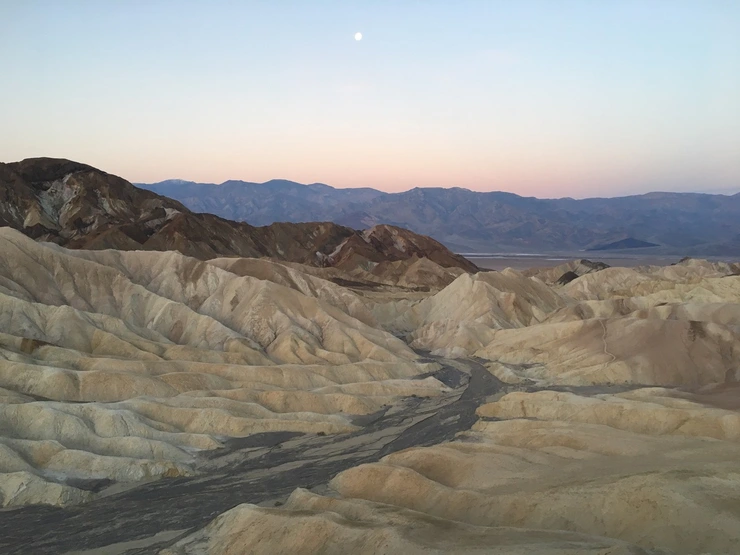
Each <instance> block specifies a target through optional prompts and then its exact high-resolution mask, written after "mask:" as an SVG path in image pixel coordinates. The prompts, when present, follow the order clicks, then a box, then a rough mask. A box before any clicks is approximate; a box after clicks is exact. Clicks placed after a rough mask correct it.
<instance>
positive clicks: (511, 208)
mask: <svg viewBox="0 0 740 555" xmlns="http://www.w3.org/2000/svg"><path fill="white" fill-rule="evenodd" d="M138 185H139V186H140V187H144V188H146V189H149V190H151V191H153V192H156V193H159V194H162V195H166V196H168V197H170V198H173V199H176V200H178V201H180V202H182V203H183V204H184V205H185V206H187V207H188V208H190V209H191V210H194V211H199V212H209V213H213V214H217V215H219V216H221V217H224V218H229V219H232V220H236V221H246V222H249V223H250V224H252V225H268V224H271V223H273V222H277V221H286V222H306V221H332V222H335V223H337V224H340V225H345V226H348V227H351V228H365V227H370V226H373V225H378V224H389V225H393V226H398V227H403V228H407V229H410V230H412V231H414V232H416V233H421V234H424V235H428V236H430V237H433V238H434V239H436V240H438V241H440V242H442V243H443V244H445V245H446V246H448V247H449V248H451V249H453V250H456V251H458V252H471V253H472V252H478V253H481V252H558V251H560V252H563V251H579V250H605V249H606V250H614V249H624V248H630V249H636V248H639V249H640V251H641V252H648V251H646V250H645V249H649V252H661V253H665V254H676V255H728V256H729V255H737V254H740V193H738V194H735V195H732V196H729V195H711V194H700V193H663V192H654V193H647V194H644V195H634V196H625V197H617V198H588V199H581V200H577V199H573V198H560V199H539V198H534V197H522V196H519V195H515V194H512V193H504V192H475V191H470V190H468V189H461V188H456V187H454V188H414V189H411V190H409V191H405V192H401V193H386V192H383V191H378V190H376V189H370V188H361V189H337V188H334V187H331V186H329V185H325V184H321V183H314V184H311V185H302V184H300V183H295V182H292V181H286V180H272V181H268V182H266V183H251V182H245V181H226V182H224V183H221V184H219V185H217V184H208V183H195V182H191V181H183V180H168V181H162V182H159V183H153V184H138Z"/></svg>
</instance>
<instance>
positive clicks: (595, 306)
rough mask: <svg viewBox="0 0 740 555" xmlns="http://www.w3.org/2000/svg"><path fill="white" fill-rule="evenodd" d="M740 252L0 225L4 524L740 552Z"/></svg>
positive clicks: (116, 534)
mask: <svg viewBox="0 0 740 555" xmlns="http://www.w3.org/2000/svg"><path fill="white" fill-rule="evenodd" d="M567 272H571V273H572V274H573V275H569V277H568V279H560V278H561V277H562V276H563V275H564V274H566V273H567ZM739 274H740V267H738V266H737V265H731V264H724V263H710V262H706V261H699V260H686V261H682V262H681V263H679V264H676V265H674V266H669V267H638V268H634V269H625V268H605V269H603V268H601V267H598V266H597V267H594V265H593V264H587V263H571V264H569V265H564V266H563V267H559V268H555V269H543V270H540V271H530V272H527V275H524V274H522V273H519V272H516V271H514V270H505V271H503V272H478V273H476V274H471V273H465V272H463V271H462V270H459V269H457V270H450V269H448V268H442V267H440V266H438V265H436V264H435V263H433V262H431V261H429V260H427V259H410V260H407V261H400V262H394V263H388V264H385V263H381V264H379V265H375V266H371V267H370V266H369V267H365V268H363V269H359V268H358V269H355V270H353V271H343V270H339V269H337V268H316V267H306V266H301V265H299V264H295V263H284V262H276V261H272V260H269V259H246V258H216V259H213V260H209V261H206V262H204V261H200V260H196V259H194V258H189V257H186V256H184V255H182V254H179V253H175V252H151V251H147V252H145V251H127V252H122V251H115V250H100V251H84V250H66V249H64V248H62V247H59V246H56V245H51V244H46V243H37V242H34V241H33V240H31V239H29V238H27V237H26V236H24V235H22V234H20V233H19V232H16V231H13V230H10V229H8V228H2V229H0V307H2V310H1V311H0V332H1V333H0V503H1V504H2V506H3V507H5V510H4V511H3V512H2V513H0V515H1V516H0V523H2V522H3V521H4V524H0V527H1V528H2V530H0V532H1V533H0V536H4V538H5V539H0V549H1V550H3V551H4V552H9V553H12V552H17V553H22V552H24V550H25V552H35V553H46V552H48V553H61V552H73V551H75V550H77V551H81V550H84V549H88V550H89V549H99V550H102V551H99V552H101V553H103V552H109V553H114V552H115V553H126V552H127V551H128V552H131V553H134V552H157V551H160V550H161V551H162V553H168V554H173V553H178V554H186V553H187V554H195V553H265V554H267V553H270V554H272V553H298V552H300V553H337V554H339V553H400V552H404V553H406V552H407V553H435V552H436V553H563V554H565V553H602V554H606V553H611V554H614V553H737V552H740V386H739V385H738V383H740V275H739ZM276 483H280V484H281V485H280V486H279V487H278V486H276V485H275V484H276ZM260 484H262V486H260ZM227 485H228V492H227ZM260 487H261V488H262V489H260ZM219 488H220V489H219ZM240 488H241V489H240ZM309 488H310V489H309ZM218 492H223V494H222V495H220V496H219V495H217V493H218ZM183 496H187V503H185V501H183V509H182V511H181V513H180V514H179V515H178V508H177V505H178V499H184V497H183ZM199 496H202V497H199ZM199 499H202V502H199ZM219 499H221V501H220V502H219ZM168 504H169V505H170V506H169V507H167V505H168ZM199 504H200V505H202V507H199V506H198V505H199ZM185 505H187V507H185ZM50 506H51V507H56V508H50ZM137 507H138V509H137ZM165 508H168V509H169V514H168V515H167V517H166V518H165V517H164V516H163V515H164V511H165ZM115 510H117V513H115V512H114V511H115ZM44 511H46V512H44ZM49 511H50V512H49ZM158 511H159V512H158ZM109 514H116V517H115V518H119V519H120V522H119V523H118V524H116V522H110V523H107V521H105V522H104V521H103V517H102V516H96V515H109ZM106 518H107V517H106ZM115 518H112V519H111V518H107V520H115ZM96 519H97V520H96ZM42 522H47V523H48V527H47V528H45V529H44V532H43V534H41V533H38V531H37V532H34V529H35V528H34V527H38V526H40V525H41V523H42ZM121 523H125V525H124V524H121ZM137 523H140V525H138V526H137ZM131 542H134V543H131ZM137 542H138V543H137ZM137 549H138V550H143V551H136V550H137ZM29 550H30V551H29Z"/></svg>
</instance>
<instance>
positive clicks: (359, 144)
mask: <svg viewBox="0 0 740 555" xmlns="http://www.w3.org/2000/svg"><path fill="white" fill-rule="evenodd" d="M0 22H1V23H2V27H1V28H2V32H1V33H0V68H2V71H3V80H2V86H0V161H4V162H11V161H16V160H20V159H23V158H29V157H35V156H51V157H61V158H69V159H72V160H76V161H79V162H84V163H87V164H90V165H93V166H95V167H98V168H100V169H102V170H105V171H107V172H109V173H113V174H116V175H120V176H122V177H124V178H126V179H128V180H129V181H132V182H155V181H160V180H164V179H169V178H180V179H186V180H193V181H202V182H214V183H219V182H222V181H225V180H227V179H243V180H247V181H258V182H262V181H267V180H269V179H273V178H282V179H291V180H294V181H298V182H302V183H313V182H322V183H327V184H330V185H333V186H335V187H361V186H366V187H374V188H377V189H382V190H386V191H402V190H407V189H411V188H413V187H465V188H468V189H472V190H479V191H492V190H500V191H510V192H513V193H517V194H521V195H528V196H538V197H563V196H571V197H575V198H582V197H590V196H618V195H624V194H632V193H641V192H647V191H655V190H660V191H699V192H728V193H729V192H736V191H740V2H739V1H737V0H693V1H682V0H639V1H631V0H581V1H568V0H543V1H534V0H517V1H514V0H505V1H499V0H481V1H472V0H471V1H466V0H456V1H454V2H453V1H447V0H440V1H414V0H393V1H390V0H389V1H383V0H372V1H369V0H368V1H352V0H342V1H331V0H299V1H288V0H273V1H267V0H265V1H259V2H256V1H255V2H252V1H246V0H245V1H232V2H226V1H208V2H206V1H201V2H188V1H182V0H180V1H174V0H172V1H165V0H145V1H144V0H121V1H117V2H114V1H99V0H87V1H82V0H80V1H73V0H48V1H40V0H23V1H21V0H0ZM357 32H361V33H362V35H363V37H362V40H360V41H357V40H355V38H354V35H355V33H357Z"/></svg>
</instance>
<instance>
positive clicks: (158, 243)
mask: <svg viewBox="0 0 740 555" xmlns="http://www.w3.org/2000/svg"><path fill="white" fill-rule="evenodd" d="M0 201H1V202H0V227H1V226H9V227H12V228H15V229H17V230H19V231H21V232H23V233H24V234H25V235H28V236H30V237H32V238H34V239H36V240H39V241H45V242H51V243H56V244H58V245H61V246H64V247H67V248H74V249H92V250H102V249H117V250H126V251H129V250H156V251H168V250H174V251H179V252H181V253H183V254H185V255H188V256H191V257H194V258H199V259H201V260H209V259H213V258H218V257H234V256H238V257H249V258H260V257H269V258H273V259H275V260H280V261H286V262H297V263H301V264H308V265H312V266H322V267H335V268H340V269H344V270H351V269H355V268H362V269H365V270H370V269H372V268H374V266H375V265H376V264H379V263H383V262H396V261H403V260H419V259H422V258H425V259H428V260H429V261H431V262H433V263H434V264H436V265H437V266H439V267H441V268H459V269H462V270H464V271H476V270H477V268H476V266H475V265H474V264H472V263H471V262H470V261H468V260H466V259H465V258H463V257H462V256H459V255H456V254H454V253H452V252H450V251H449V250H448V249H447V248H445V247H444V246H443V245H441V244H440V243H438V242H437V241H435V240H433V239H430V238H429V237H424V236H420V235H418V234H416V233H412V232H410V231H408V230H405V229H399V228H395V227H392V226H374V227H372V228H370V229H366V230H364V231H357V230H355V229H350V228H349V227H345V226H341V225H338V224H335V223H331V222H312V223H274V224H271V225H269V226H262V227H256V226H253V225H250V224H247V223H244V222H234V221H230V220H227V219H224V218H221V217H219V216H215V215H213V214H202V213H196V212H193V211H191V210H189V209H188V208H186V207H185V206H183V205H182V204H180V203H179V202H177V201H176V200H172V199H170V198H167V197H165V196H162V195H158V194H156V193H153V192H151V191H147V190H144V189H140V188H138V187H135V186H134V185H132V184H131V183H129V182H128V181H126V180H125V179H122V178H120V177H117V176H115V175H111V174H108V173H106V172H104V171H101V170H98V169H96V168H93V167H91V166H88V165H86V164H81V163H78V162H72V161H69V160H63V159H56V158H29V159H27V160H23V161H21V162H14V163H10V164H3V163H0Z"/></svg>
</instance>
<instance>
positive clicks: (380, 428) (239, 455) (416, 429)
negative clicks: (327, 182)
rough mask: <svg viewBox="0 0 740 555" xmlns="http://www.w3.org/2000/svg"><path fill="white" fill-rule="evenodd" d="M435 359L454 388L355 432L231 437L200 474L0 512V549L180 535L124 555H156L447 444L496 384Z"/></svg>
mask: <svg viewBox="0 0 740 555" xmlns="http://www.w3.org/2000/svg"><path fill="white" fill-rule="evenodd" d="M425 356H426V355H425ZM436 360H437V361H438V362H440V363H442V364H443V365H444V367H443V369H442V370H440V371H439V373H438V374H439V377H440V379H441V380H442V381H444V382H445V383H448V384H454V385H455V386H457V387H456V389H455V390H454V391H453V392H452V393H450V394H448V395H446V396H444V397H441V398H435V399H422V398H414V397H411V398H407V399H405V400H404V401H403V402H402V403H400V404H399V405H397V406H394V407H390V408H388V409H386V410H384V411H380V412H378V413H376V414H374V415H368V416H364V417H362V418H357V419H356V421H355V422H356V423H357V424H358V425H362V426H363V428H362V429H361V430H359V431H357V432H354V433H352V434H343V435H336V436H319V435H313V434H311V435H301V434H296V433H289V432H282V433H265V434H257V435H255V436H251V437H248V438H244V439H231V440H228V441H227V442H226V448H225V449H220V450H218V451H211V452H206V453H203V454H202V455H201V456H200V462H199V464H198V466H197V468H198V470H199V471H200V472H201V474H200V475H198V476H194V477H185V478H174V479H163V480H158V481H156V482H150V483H145V484H141V485H139V486H137V487H134V488H132V489H128V490H126V491H123V492H121V493H118V494H115V495H110V496H107V497H102V498H100V499H97V500H94V501H92V502H90V503H88V504H86V505H80V506H75V507H70V508H66V509H61V508H55V507H48V506H31V507H23V508H19V509H13V510H3V511H0V553H3V554H8V555H11V554H27V553H33V554H36V555H42V554H47V553H48V554H59V553H65V552H68V551H81V550H88V549H95V548H102V547H105V546H111V547H112V546H113V544H117V543H121V542H128V541H132V540H142V539H146V538H151V537H152V536H154V535H155V534H157V533H159V532H162V531H164V530H183V532H182V533H180V534H178V536H177V537H175V538H174V539H169V540H167V541H164V542H162V541H156V540H155V541H154V542H153V543H150V544H149V545H148V546H146V547H144V548H140V547H137V548H132V549H129V550H128V551H124V552H123V553H126V555H133V554H138V553H156V552H157V551H158V550H159V549H161V548H163V547H165V546H166V545H170V544H172V543H175V542H176V541H177V540H178V539H179V538H180V537H182V536H185V535H187V534H189V533H192V532H193V531H195V530H196V529H198V528H201V527H203V526H204V525H206V524H207V523H208V522H209V521H211V520H212V519H213V518H214V517H216V515H218V514H220V513H223V512H224V511H227V510H229V509H231V508H233V507H235V506H236V505H239V504H241V503H255V504H256V503H264V502H269V503H271V504H275V503H277V502H279V501H283V500H284V499H285V498H286V497H287V496H288V495H290V493H291V492H292V491H293V490H294V489H295V488H297V487H302V488H308V489H311V488H316V487H318V486H322V485H324V484H326V483H327V482H328V481H329V480H331V478H333V477H334V476H335V475H336V474H337V473H339V472H341V471H343V470H346V469H347V468H350V467H353V466H356V465H358V464H362V463H369V462H374V461H377V460H379V459H380V458H381V457H383V456H385V455H387V454H389V453H393V452H395V451H399V450H401V449H406V448H408V447H412V446H423V445H433V444H437V443H441V442H444V441H449V440H451V439H453V438H454V437H455V434H457V433H458V432H460V431H464V430H468V429H469V428H470V427H471V426H472V424H473V423H474V422H475V421H476V416H475V410H476V408H477V407H478V406H479V405H480V404H481V403H482V402H483V401H484V400H485V398H486V397H488V396H489V395H493V394H495V393H497V392H499V391H501V389H502V387H503V384H502V382H500V381H499V380H498V379H496V378H495V377H494V376H492V375H491V374H490V373H489V372H487V371H486V369H485V368H484V367H483V366H482V365H481V364H479V363H478V362H476V361H473V360H467V361H457V362H458V363H460V362H462V363H464V364H465V366H466V367H467V369H468V370H469V372H470V376H468V375H467V374H466V373H465V372H461V371H460V370H457V369H455V368H454V367H453V366H451V365H449V364H445V361H444V360H443V359H436ZM282 465H285V468H281V466H282ZM106 551H108V550H106ZM116 552H119V551H116Z"/></svg>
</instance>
